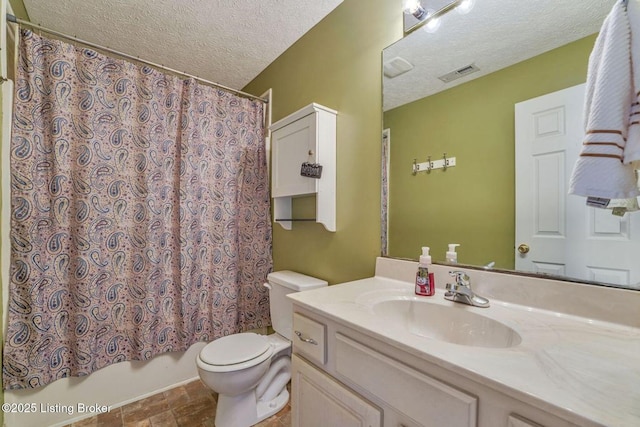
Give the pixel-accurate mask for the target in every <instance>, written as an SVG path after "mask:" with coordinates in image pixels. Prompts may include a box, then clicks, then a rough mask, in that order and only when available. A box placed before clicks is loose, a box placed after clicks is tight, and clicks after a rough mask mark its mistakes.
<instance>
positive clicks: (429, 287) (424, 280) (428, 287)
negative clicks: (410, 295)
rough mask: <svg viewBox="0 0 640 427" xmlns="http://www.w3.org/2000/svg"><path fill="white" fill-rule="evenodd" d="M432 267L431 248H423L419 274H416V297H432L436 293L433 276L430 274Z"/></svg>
mask: <svg viewBox="0 0 640 427" xmlns="http://www.w3.org/2000/svg"><path fill="white" fill-rule="evenodd" d="M430 265H431V256H430V255H429V247H427V246H423V247H422V255H420V262H419V263H418V272H417V273H416V289H415V292H416V295H422V296H426V297H430V296H432V295H433V294H434V293H435V289H434V287H435V285H434V283H433V274H430V273H429V266H430Z"/></svg>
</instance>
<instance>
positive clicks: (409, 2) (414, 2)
mask: <svg viewBox="0 0 640 427" xmlns="http://www.w3.org/2000/svg"><path fill="white" fill-rule="evenodd" d="M419 7H420V0H406V1H405V2H404V12H405V13H408V14H410V15H413V12H415V11H416V10H418V8H419Z"/></svg>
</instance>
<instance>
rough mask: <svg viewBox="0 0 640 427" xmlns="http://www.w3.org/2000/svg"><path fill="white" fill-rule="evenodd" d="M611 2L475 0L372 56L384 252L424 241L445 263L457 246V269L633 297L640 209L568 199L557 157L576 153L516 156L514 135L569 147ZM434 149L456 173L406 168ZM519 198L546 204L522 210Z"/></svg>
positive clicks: (401, 251) (639, 257)
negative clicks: (380, 116) (379, 78)
mask: <svg viewBox="0 0 640 427" xmlns="http://www.w3.org/2000/svg"><path fill="white" fill-rule="evenodd" d="M618 1H619V0H618ZM423 2H428V0H423ZM614 4H615V1H614V0H585V1H581V2H575V1H573V0H539V1H522V2H513V1H507V0H476V1H475V5H474V7H473V9H472V10H471V11H469V13H466V14H459V13H456V12H455V10H454V11H451V12H448V13H447V14H446V15H444V16H442V17H441V23H440V26H439V28H438V29H437V30H436V31H433V32H428V31H425V30H424V29H423V28H420V29H417V30H415V31H413V32H412V33H410V34H408V35H407V36H406V37H404V38H403V39H402V40H400V41H398V42H397V43H395V44H393V45H391V46H389V47H388V48H386V49H385V50H384V51H383V65H384V66H383V73H384V77H383V84H384V90H383V96H384V99H383V106H384V128H385V132H386V133H385V135H386V138H385V140H388V141H390V149H389V150H388V152H389V157H390V158H389V163H388V166H387V168H383V169H387V170H388V188H389V191H388V198H389V200H388V205H386V206H385V205H384V204H383V206H385V207H386V210H385V209H383V224H387V231H388V233H387V246H386V248H387V255H388V256H391V257H399V258H409V259H417V257H418V255H419V253H420V247H421V246H430V247H431V253H432V255H433V258H434V261H436V262H444V261H445V252H446V250H447V245H448V244H449V243H458V244H460V245H461V246H460V247H459V248H458V262H459V263H460V264H465V265H473V266H487V265H488V266H490V267H491V268H495V269H500V270H517V271H523V272H528V273H540V274H550V275H553V276H561V277H566V278H570V279H578V280H584V281H590V282H595V283H601V284H606V285H613V286H621V287H627V288H634V289H640V271H638V270H640V243H639V242H640V229H639V228H640V213H639V212H636V213H626V214H625V215H624V216H622V217H620V216H615V215H612V212H611V210H605V209H594V208H588V207H587V206H586V205H585V199H584V198H580V197H577V196H569V195H567V191H566V190H567V187H566V180H568V176H569V175H570V173H571V168H572V162H573V160H571V159H570V158H569V159H568V160H567V159H565V161H566V164H564V163H562V162H563V160H562V158H564V157H567V156H571V155H577V153H575V154H571V153H569V152H567V153H564V152H563V153H562V154H561V155H558V153H557V152H556V151H554V150H555V149H549V150H548V152H547V153H546V157H545V156H542V157H539V158H535V159H532V158H529V159H525V161H524V163H525V164H526V165H525V166H526V167H523V166H522V161H521V160H518V161H516V152H517V150H516V147H522V146H523V145H522V144H523V142H522V137H520V139H518V140H517V138H516V137H517V135H521V136H522V135H528V134H536V135H538V136H539V137H540V138H539V140H538V141H537V142H536V141H533V143H534V144H535V143H538V142H540V141H541V143H542V144H547V142H548V141H550V140H552V139H553V138H554V137H555V136H554V135H556V134H558V135H559V134H562V135H564V136H565V138H566V139H568V140H569V142H568V145H570V146H572V147H573V148H574V149H577V150H579V148H576V147H579V146H580V144H581V142H582V141H581V139H582V134H581V132H583V128H582V126H583V124H582V118H581V117H582V102H583V98H584V95H583V93H584V85H583V84H584V82H585V80H586V74H587V64H588V58H589V54H590V53H591V50H592V49H593V44H594V41H595V37H596V34H597V32H598V31H599V29H600V27H601V25H602V23H603V21H604V18H605V17H606V15H607V14H608V13H609V11H610V10H611V8H612V7H613V5H614ZM407 64H408V65H407ZM407 69H409V70H408V71H407ZM580 85H582V86H580ZM558 96H559V97H560V98H561V101H558V102H560V103H559V104H557V105H558V106H555V105H556V104H554V102H556V101H554V100H556V98H557V97H558ZM565 96H566V97H568V98H566V99H565V98H563V97H565ZM516 105H517V106H518V108H516ZM576 105H577V107H576ZM576 108H577V110H576ZM517 109H519V111H521V113H518V114H524V116H521V117H520V119H518V120H517V117H516V110H517ZM571 109H573V110H571ZM522 111H524V113H522ZM576 111H577V112H576ZM523 117H524V118H523ZM517 121H518V124H516V122H517ZM386 129H388V131H386ZM523 129H524V130H523ZM525 139H526V138H525ZM519 149H520V148H519ZM569 151H570V150H569ZM445 153H446V156H447V157H448V158H452V157H455V158H456V165H455V167H450V168H448V169H446V170H444V169H433V170H431V171H429V172H426V171H420V172H418V173H415V174H414V173H413V172H414V168H413V164H414V161H416V162H417V163H418V164H419V163H423V162H427V159H428V158H429V157H431V161H436V160H440V159H442V158H443V155H444V154H445ZM558 159H560V160H558ZM518 162H520V163H518ZM517 163H518V164H517ZM523 183H524V188H525V189H526V191H534V193H525V191H523V190H522V188H521V187H522V184H523ZM523 200H524V201H525V205H526V201H530V200H534V201H541V200H542V201H543V202H545V203H547V204H545V203H542V202H541V204H537V205H536V204H533V205H531V204H529V205H527V206H525V208H524V211H523V210H522V209H520V208H518V207H517V205H518V204H519V203H521V202H522V201H523ZM549 200H551V201H552V206H551V205H549V203H550V202H549ZM549 206H551V207H549ZM523 212H524V214H523ZM532 222H533V223H535V224H534V227H533V228H534V230H533V235H532V236H529V237H523V235H522V231H521V230H522V229H523V227H524V228H527V227H529V228H531V224H530V223H532ZM525 223H529V225H526V224H525ZM383 235H384V233H383ZM578 235H579V236H578ZM539 238H546V241H547V242H549V241H550V242H552V243H554V244H555V245H556V246H555V248H552V247H551V246H549V245H546V246H545V245H542V246H540V245H539V242H538V240H540V239H539ZM517 239H518V240H517ZM523 245H524V246H523ZM518 248H519V249H520V251H519V250H518ZM527 250H528V251H527ZM556 252H557V254H556ZM541 254H544V255H545V257H546V258H545V257H542V256H541ZM543 258H544V259H543Z"/></svg>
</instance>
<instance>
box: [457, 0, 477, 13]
mask: <svg viewBox="0 0 640 427" xmlns="http://www.w3.org/2000/svg"><path fill="white" fill-rule="evenodd" d="M475 4H476V0H462V1H461V2H460V4H459V5H458V7H456V10H457V11H458V13H460V14H462V15H464V14H466V13H469V12H471V9H473V6H475Z"/></svg>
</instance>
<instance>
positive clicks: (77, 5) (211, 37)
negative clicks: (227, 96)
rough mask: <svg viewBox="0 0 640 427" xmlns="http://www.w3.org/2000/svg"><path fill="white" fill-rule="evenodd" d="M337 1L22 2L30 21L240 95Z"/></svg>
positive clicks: (51, 0)
mask: <svg viewBox="0 0 640 427" xmlns="http://www.w3.org/2000/svg"><path fill="white" fill-rule="evenodd" d="M340 3H342V0H24V4H25V7H26V9H27V13H28V14H29V18H30V19H31V22H33V23H36V24H40V25H42V26H44V27H47V28H50V29H53V30H56V31H59V32H62V33H66V34H70V35H75V36H76V37H78V38H80V39H83V40H87V41H90V42H93V43H98V44H100V45H103V46H107V47H110V48H112V49H116V50H119V51H121V52H124V53H127V54H129V55H134V56H139V57H140V58H142V59H146V60H149V61H152V62H156V63H159V64H162V65H165V66H167V67H170V68H174V69H178V70H181V71H184V72H187V73H189V74H193V75H196V76H198V77H202V78H204V79H207V80H211V81H214V82H217V83H220V84H223V85H226V86H229V87H232V88H236V89H241V88H242V87H244V86H245V85H246V84H247V83H249V82H250V81H251V80H252V79H253V78H254V77H256V76H257V75H258V74H260V72H261V71H263V70H264V69H265V68H266V67H267V66H268V65H269V64H270V63H271V62H273V61H274V60H275V59H276V58H277V57H278V56H280V54H282V53H283V52H284V51H285V50H287V48H289V47H290V46H291V45H292V44H294V43H295V42H296V41H297V40H298V39H299V38H300V37H301V36H302V35H303V34H304V33H306V32H307V31H309V30H310V29H311V28H312V27H313V26H314V25H315V24H317V23H318V22H320V21H321V20H322V18H324V17H325V16H326V15H328V14H329V13H330V12H331V11H332V10H333V9H335V8H336V7H337V6H338V5H339V4H340Z"/></svg>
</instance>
